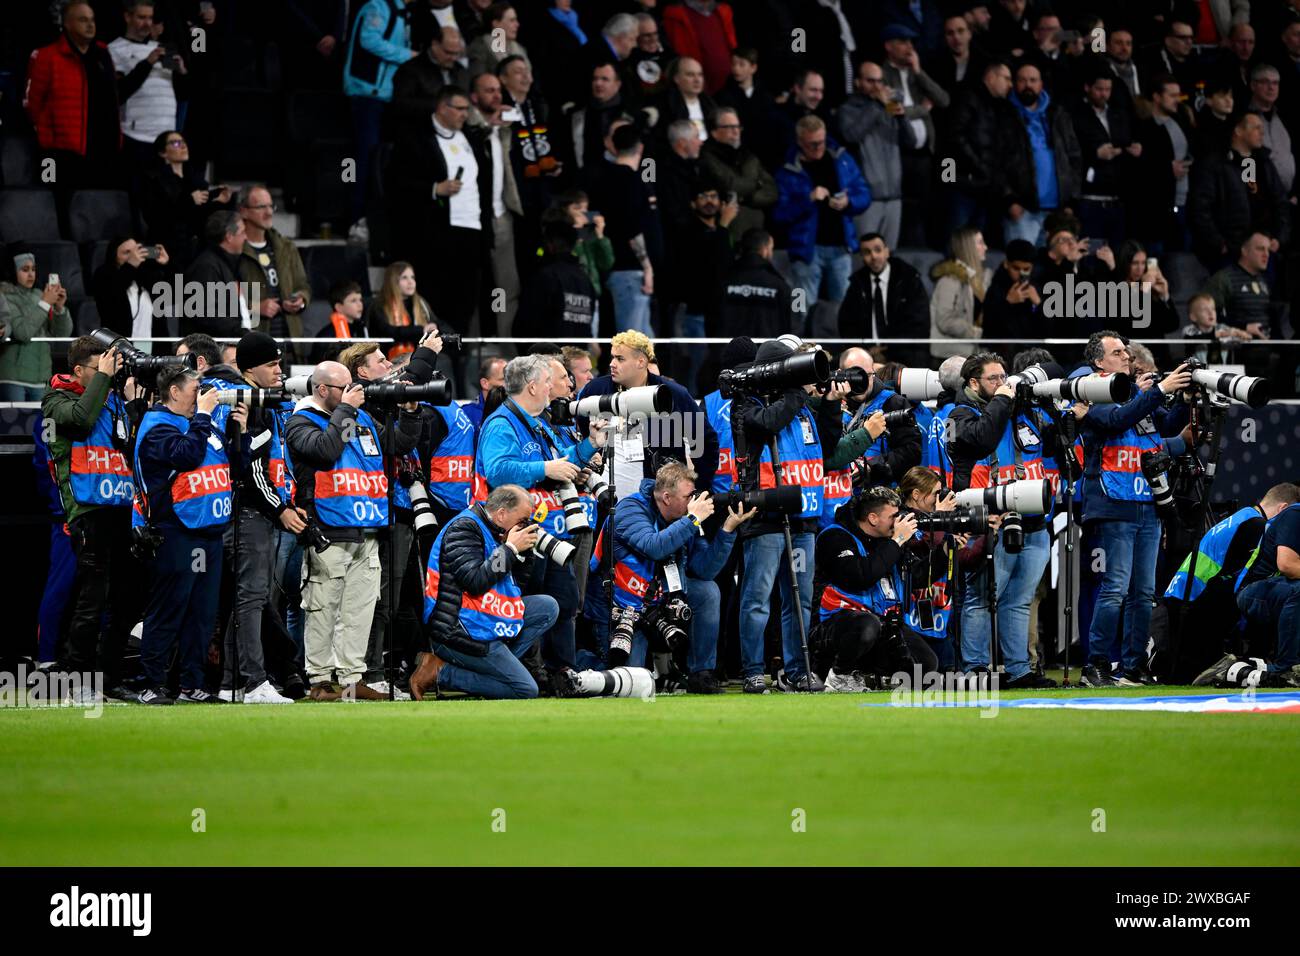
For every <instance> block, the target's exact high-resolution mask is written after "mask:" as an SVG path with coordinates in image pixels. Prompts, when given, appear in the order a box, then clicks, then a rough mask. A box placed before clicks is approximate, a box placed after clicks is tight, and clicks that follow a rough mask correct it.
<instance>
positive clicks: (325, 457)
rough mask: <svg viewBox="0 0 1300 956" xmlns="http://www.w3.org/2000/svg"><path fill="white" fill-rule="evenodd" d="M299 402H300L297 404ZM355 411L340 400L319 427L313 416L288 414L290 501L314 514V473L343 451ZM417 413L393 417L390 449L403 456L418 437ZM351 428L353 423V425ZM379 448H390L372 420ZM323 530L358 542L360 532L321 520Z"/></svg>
mask: <svg viewBox="0 0 1300 956" xmlns="http://www.w3.org/2000/svg"><path fill="white" fill-rule="evenodd" d="M300 404H301V403H300ZM356 418H357V411H356V409H355V408H353V407H352V406H351V405H348V404H347V403H346V402H341V403H340V404H339V406H338V407H337V408H336V409H334V412H333V413H332V414H331V415H330V423H329V427H328V428H326V429H324V430H322V429H321V427H320V426H319V425H318V424H317V423H316V421H315V419H314V418H308V417H307V416H306V415H300V414H297V413H296V412H295V413H294V414H293V415H290V416H289V422H288V424H287V425H286V426H285V429H284V441H285V446H286V447H287V449H288V453H289V458H290V460H291V461H292V463H293V479H294V484H295V488H296V493H295V497H294V504H295V505H297V506H298V507H299V508H302V509H304V510H305V511H306V512H307V513H308V514H309V515H311V516H312V517H316V501H315V489H316V472H318V471H320V470H321V469H325V468H330V467H331V466H332V465H333V464H334V463H335V462H336V461H338V460H339V458H340V457H341V456H342V454H343V442H344V438H343V432H344V429H345V428H347V427H348V426H347V424H346V423H347V422H348V421H349V420H350V421H352V422H353V423H355V422H356ZM420 425H421V423H420V415H419V413H418V412H408V411H405V410H403V411H402V412H401V414H400V416H399V418H398V420H397V432H396V434H395V435H394V436H393V441H392V448H391V451H392V452H395V453H396V454H398V455H405V454H406V453H407V452H408V451H410V450H411V449H412V448H414V447H415V445H416V442H418V441H419V440H420ZM354 427H355V425H354ZM375 429H376V431H377V432H378V435H377V436H376V437H377V438H378V440H379V447H380V448H382V449H383V450H384V451H385V452H389V451H390V447H389V442H388V439H387V436H385V435H384V427H383V425H381V424H380V423H379V422H378V421H376V422H375ZM321 527H322V528H324V529H326V530H325V536H326V537H328V538H329V539H330V540H331V541H360V540H361V539H362V537H363V535H364V532H363V531H362V530H361V529H360V528H339V527H335V526H332V525H326V524H325V523H324V522H322V523H321Z"/></svg>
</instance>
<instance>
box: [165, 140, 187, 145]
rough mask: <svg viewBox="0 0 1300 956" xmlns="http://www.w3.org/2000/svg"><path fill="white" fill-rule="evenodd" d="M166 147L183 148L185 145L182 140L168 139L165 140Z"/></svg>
mask: <svg viewBox="0 0 1300 956" xmlns="http://www.w3.org/2000/svg"><path fill="white" fill-rule="evenodd" d="M167 145H168V146H184V145H185V140H183V139H169V140H167Z"/></svg>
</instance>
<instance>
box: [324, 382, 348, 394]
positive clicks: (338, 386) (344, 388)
mask: <svg viewBox="0 0 1300 956" xmlns="http://www.w3.org/2000/svg"><path fill="white" fill-rule="evenodd" d="M321 385H322V386H324V387H325V388H337V389H338V390H339V391H340V392H346V391H347V390H348V387H347V386H346V385H331V384H330V383H329V382H321Z"/></svg>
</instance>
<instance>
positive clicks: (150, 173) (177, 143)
mask: <svg viewBox="0 0 1300 956" xmlns="http://www.w3.org/2000/svg"><path fill="white" fill-rule="evenodd" d="M231 199H232V193H231V189H230V187H229V186H220V187H219V188H217V189H213V188H212V186H211V185H210V184H209V183H208V181H207V179H205V178H204V176H203V170H202V168H201V166H200V165H199V164H197V163H192V162H190V147H189V144H188V143H187V142H186V141H185V137H184V135H182V134H181V133H180V131H179V130H174V129H169V130H166V131H164V132H162V133H159V134H158V136H157V138H156V139H154V141H153V156H152V157H151V159H150V161H149V163H148V164H147V165H146V167H145V170H144V177H143V182H142V184H141V188H140V190H139V191H138V193H137V194H136V200H137V202H138V204H139V206H140V213H141V215H142V216H143V217H144V223H145V226H146V228H147V229H148V238H149V241H150V242H153V243H162V244H164V245H166V246H167V248H169V249H170V250H171V251H172V253H173V254H175V256H176V261H177V262H189V261H190V260H192V259H193V258H194V256H195V254H196V253H197V252H198V243H199V235H200V234H201V233H202V231H203V225H204V223H206V222H207V221H208V217H209V216H211V215H212V214H213V213H214V212H221V211H224V210H228V209H230V208H231V206H232V202H231Z"/></svg>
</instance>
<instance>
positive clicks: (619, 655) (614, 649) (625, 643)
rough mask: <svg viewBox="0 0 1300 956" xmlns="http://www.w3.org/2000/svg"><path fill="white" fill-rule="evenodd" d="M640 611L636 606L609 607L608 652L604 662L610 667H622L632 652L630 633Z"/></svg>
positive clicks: (633, 628) (634, 628)
mask: <svg viewBox="0 0 1300 956" xmlns="http://www.w3.org/2000/svg"><path fill="white" fill-rule="evenodd" d="M639 620H641V612H640V611H638V610H637V609H636V608H630V607H615V608H613V609H611V614H610V621H609V653H608V654H607V655H606V663H607V664H608V665H609V666H610V667H622V666H623V665H624V664H626V663H627V661H628V658H629V657H630V656H631V654H632V634H633V632H634V631H635V630H636V625H637V622H638V621H639Z"/></svg>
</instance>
